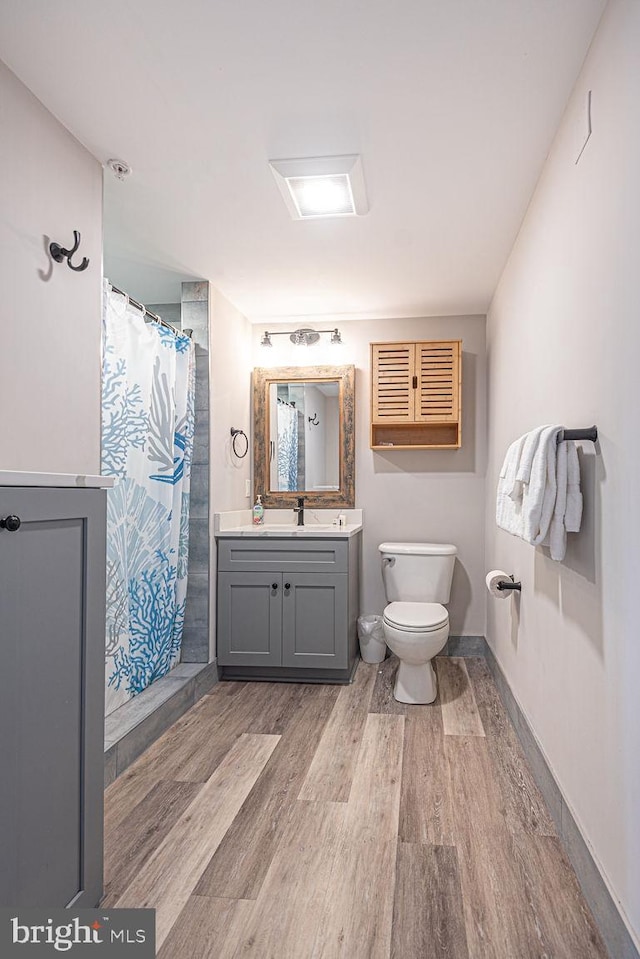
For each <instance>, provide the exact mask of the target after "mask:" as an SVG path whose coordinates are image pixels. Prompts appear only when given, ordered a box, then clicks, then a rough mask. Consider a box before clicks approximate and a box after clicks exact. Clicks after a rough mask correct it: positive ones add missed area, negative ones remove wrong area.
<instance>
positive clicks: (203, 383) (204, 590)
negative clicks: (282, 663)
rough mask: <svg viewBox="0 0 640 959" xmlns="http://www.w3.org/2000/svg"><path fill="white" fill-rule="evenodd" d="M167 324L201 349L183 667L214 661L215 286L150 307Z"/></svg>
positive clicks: (189, 287) (191, 286)
mask: <svg viewBox="0 0 640 959" xmlns="http://www.w3.org/2000/svg"><path fill="white" fill-rule="evenodd" d="M149 309H150V310H151V311H152V312H153V313H157V314H158V315H159V316H161V317H162V319H163V320H165V321H166V322H167V323H171V325H172V326H176V327H177V328H178V329H183V330H192V331H193V334H192V336H193V341H194V343H195V347H196V423H195V437H194V444H193V462H192V468H191V508H190V518H189V581H188V585H187V610H186V616H185V626H184V632H183V634H182V654H181V660H182V662H183V663H208V662H209V617H210V610H209V576H210V568H211V564H210V556H209V549H210V547H209V284H208V282H206V281H204V280H203V281H197V282H189V283H183V284H182V302H181V303H155V304H149Z"/></svg>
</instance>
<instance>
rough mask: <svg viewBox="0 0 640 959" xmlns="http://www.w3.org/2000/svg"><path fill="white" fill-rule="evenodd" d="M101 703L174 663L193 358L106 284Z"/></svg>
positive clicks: (123, 696) (130, 691)
mask: <svg viewBox="0 0 640 959" xmlns="http://www.w3.org/2000/svg"><path fill="white" fill-rule="evenodd" d="M103 334H104V337H103V370H102V374H103V375H102V472H103V474H104V475H105V476H114V477H116V483H115V485H114V487H113V489H112V490H109V491H108V494H107V635H106V684H107V685H106V712H107V714H108V713H110V712H112V711H113V710H114V709H116V708H117V707H118V706H121V705H122V704H123V703H124V702H126V701H127V700H128V699H130V698H131V697H133V696H135V695H136V694H137V693H140V692H142V690H143V689H145V687H146V686H148V685H149V684H150V683H152V682H153V681H154V680H155V679H159V678H160V677H161V676H164V675H165V674H166V673H168V672H169V670H170V669H171V668H172V667H173V666H175V665H176V664H177V662H178V661H179V658H180V645H181V641H182V629H183V626H184V614H185V607H186V595H187V562H188V550H189V489H190V481H191V459H192V454H193V432H194V390H195V358H194V348H193V343H192V342H191V340H190V339H189V337H187V336H183V335H182V334H180V333H178V332H176V333H174V332H173V331H172V330H169V329H167V328H166V327H163V326H161V325H160V324H158V323H145V321H144V319H143V316H142V313H141V312H140V310H138V309H134V308H133V307H132V306H130V305H129V303H128V301H127V299H126V297H123V296H120V295H119V294H117V293H114V292H113V290H112V289H111V287H110V286H109V284H108V283H105V291H104V311H103Z"/></svg>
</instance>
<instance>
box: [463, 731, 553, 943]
mask: <svg viewBox="0 0 640 959" xmlns="http://www.w3.org/2000/svg"><path fill="white" fill-rule="evenodd" d="M446 752H447V756H448V759H449V768H450V775H451V785H452V797H453V803H454V806H455V810H456V846H457V850H458V862H459V868H460V882H461V887H462V900H463V908H464V915H465V928H466V934H467V943H468V947H469V954H470V955H471V956H472V957H473V959H476V957H478V959H510V957H512V956H513V957H516V956H517V957H518V959H534V957H535V959H542V957H544V956H546V955H548V953H545V952H544V951H543V950H542V949H541V941H540V934H539V929H538V928H537V927H536V924H535V921H534V918H533V917H532V915H531V911H530V909H529V903H528V900H527V893H526V889H525V885H524V882H523V878H522V874H521V871H520V869H519V866H518V863H517V860H516V859H515V857H514V851H513V845H512V836H511V833H510V831H509V829H508V827H507V821H506V811H505V807H504V803H503V800H502V796H501V793H500V790H499V787H498V784H497V783H496V781H495V779H494V776H493V766H492V763H491V758H490V755H489V749H488V746H487V742H486V739H482V738H480V737H476V736H469V737H455V736H448V737H446Z"/></svg>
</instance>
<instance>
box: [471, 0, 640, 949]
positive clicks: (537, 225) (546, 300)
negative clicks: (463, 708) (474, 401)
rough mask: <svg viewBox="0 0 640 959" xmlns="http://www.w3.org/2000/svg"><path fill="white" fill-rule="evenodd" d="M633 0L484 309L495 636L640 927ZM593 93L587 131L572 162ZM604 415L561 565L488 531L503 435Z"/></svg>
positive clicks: (572, 105) (637, 129)
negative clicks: (578, 518)
mask: <svg viewBox="0 0 640 959" xmlns="http://www.w3.org/2000/svg"><path fill="white" fill-rule="evenodd" d="M638 50H640V4H638V3H637V2H625V0H614V2H613V3H610V4H609V5H608V7H607V9H606V11H605V13H604V16H603V20H602V23H601V25H600V27H599V29H598V32H597V33H596V36H595V38H594V41H593V44H592V47H591V50H590V52H589V54H588V57H587V59H586V61H585V66H584V68H583V71H582V73H581V75H580V77H579V78H578V80H577V83H576V87H575V90H574V93H573V96H572V98H571V100H570V102H569V104H568V107H567V111H566V114H565V117H564V120H563V122H562V124H561V126H560V129H559V131H558V134H557V137H556V140H555V142H554V145H553V147H552V150H551V153H550V155H549V158H548V160H547V163H546V166H545V169H544V171H543V173H542V176H541V178H540V182H539V184H538V187H537V189H536V192H535V194H534V196H533V198H532V201H531V204H530V207H529V210H528V213H527V216H526V218H525V221H524V223H523V225H522V228H521V232H520V235H519V237H518V240H517V243H516V245H515V247H514V249H513V251H512V253H511V257H510V260H509V262H508V264H507V267H506V269H505V271H504V274H503V276H502V279H501V281H500V284H499V286H498V290H497V292H496V295H495V297H494V301H493V303H492V305H491V309H490V314H489V324H488V343H489V370H490V376H489V388H490V389H489V397H490V401H489V422H490V424H491V430H490V446H489V469H488V482H487V505H486V520H487V526H486V529H487V567H488V568H491V567H498V568H502V569H505V570H508V571H509V572H513V573H515V575H516V576H517V578H518V579H521V580H522V595H521V597H520V598H519V599H514V600H510V601H507V602H497V601H489V605H488V629H487V639H488V641H489V644H490V646H491V648H492V649H493V651H494V653H495V656H496V658H497V659H498V661H499V663H500V666H501V668H502V670H503V672H504V674H505V676H506V677H507V680H508V682H509V684H510V686H511V688H512V690H513V694H514V696H515V697H516V699H517V701H518V703H519V704H520V706H521V708H522V710H523V712H524V713H525V715H526V718H527V721H528V723H529V724H530V726H531V727H532V729H533V731H534V734H535V736H536V738H537V740H538V742H539V743H540V746H541V748H542V750H543V752H544V753H545V756H546V758H547V761H548V763H549V765H550V767H551V769H552V770H553V774H554V776H555V778H556V780H557V782H558V784H559V785H560V788H561V789H562V792H563V798H564V800H565V802H566V805H567V806H568V808H569V809H570V810H571V813H572V814H573V817H574V819H575V821H576V822H577V823H578V825H579V827H580V828H581V830H582V832H583V835H584V837H585V839H586V842H587V844H588V846H589V848H590V849H591V850H592V852H593V854H594V857H595V859H596V861H597V862H598V863H599V865H600V867H601V869H602V873H603V875H604V877H605V880H606V881H607V883H608V884H609V887H610V889H611V890H612V893H613V897H614V899H615V900H616V901H618V902H619V903H620V904H621V907H622V911H623V913H626V916H627V919H628V922H629V924H630V926H631V927H632V929H633V930H634V931H635V935H636V937H638V936H640V763H639V762H638V758H639V757H640V697H639V696H638V677H639V676H640V642H638V605H637V597H638V582H639V581H640V550H639V549H638V531H639V530H640V505H639V500H638V493H637V487H638V475H639V473H640V454H639V452H638V450H639V447H638V409H639V407H640V403H639V399H640V389H639V386H638V384H639V382H640V380H639V378H638V371H637V363H638V356H639V355H640V322H639V307H640V295H639V293H638V290H639V288H640V287H639V283H638V251H640V217H639V216H638V211H639V210H640V177H639V175H638V171H639V170H640V114H639V113H638V107H637V90H638V89H640V58H639V57H638ZM589 90H591V91H592V103H593V110H592V117H593V132H592V135H591V138H590V140H589V142H588V143H587V146H586V149H585V150H584V153H583V154H582V157H581V158H580V160H579V162H578V163H577V164H576V158H577V156H578V153H579V150H580V149H581V146H582V141H583V139H584V132H583V131H584V130H585V123H584V112H585V105H586V99H587V93H588V91H589ZM539 423H560V424H564V425H566V426H569V427H584V426H590V425H591V424H593V423H596V424H597V425H598V430H599V436H600V441H599V444H598V447H597V448H595V449H594V447H593V446H592V445H591V444H585V445H584V447H583V451H582V453H581V454H580V461H581V467H582V484H583V494H584V515H583V525H582V530H581V532H580V533H579V534H577V535H574V534H569V541H570V544H569V548H568V550H567V555H566V558H565V560H564V561H563V562H562V563H556V562H553V561H552V560H551V559H550V557H549V554H548V552H547V551H546V550H545V549H543V548H538V549H533V548H532V547H531V546H528V545H527V544H525V543H523V542H522V541H521V540H519V539H517V538H515V537H513V536H509V534H508V533H505V532H503V531H502V530H499V529H497V528H496V525H495V519H494V516H495V490H496V483H497V477H498V473H499V470H500V466H501V463H502V460H503V457H504V454H505V451H506V449H507V446H508V445H509V443H510V442H511V441H512V440H513V439H515V438H516V437H517V436H519V435H520V434H521V433H523V432H524V431H525V430H528V429H530V428H531V427H533V426H535V425H536V424H539Z"/></svg>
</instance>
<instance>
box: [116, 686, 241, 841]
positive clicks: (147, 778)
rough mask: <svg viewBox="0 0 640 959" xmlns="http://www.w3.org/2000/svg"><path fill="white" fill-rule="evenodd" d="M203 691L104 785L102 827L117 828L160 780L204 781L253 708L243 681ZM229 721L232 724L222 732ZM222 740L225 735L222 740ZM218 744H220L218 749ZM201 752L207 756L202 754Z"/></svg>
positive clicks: (236, 735)
mask: <svg viewBox="0 0 640 959" xmlns="http://www.w3.org/2000/svg"><path fill="white" fill-rule="evenodd" d="M223 685H226V684H223V683H218V685H217V686H216V687H215V689H214V691H213V693H211V694H210V695H207V696H203V697H202V699H200V700H199V701H198V702H197V703H196V705H195V706H194V707H193V708H192V709H190V710H189V711H188V712H187V713H185V714H184V716H181V717H180V719H178V720H176V722H175V723H174V724H173V725H172V726H170V727H169V729H168V730H167V731H166V732H165V733H163V734H162V736H160V737H159V739H157V740H156V741H155V742H154V743H153V744H152V745H151V746H150V747H149V748H148V749H147V750H146V751H145V752H144V753H143V754H142V756H140V757H139V758H138V759H137V760H136V761H135V762H134V763H132V764H131V766H129V768H128V769H126V770H125V771H124V772H123V773H122V775H121V776H119V777H118V778H117V779H116V780H115V782H113V783H112V784H111V785H110V786H109V788H108V789H107V790H106V791H105V828H106V829H107V830H109V829H115V828H116V827H117V826H118V825H119V824H120V823H122V822H124V821H125V820H126V819H127V818H128V816H129V815H130V814H131V812H132V811H133V809H134V808H135V807H136V806H137V805H138V803H140V802H141V801H142V800H143V799H144V797H145V796H146V795H147V794H148V793H149V792H150V791H151V789H152V788H153V787H154V786H155V785H156V784H157V783H158V782H160V781H161V780H165V781H169V782H171V781H173V782H175V781H177V780H187V781H188V780H189V779H193V780H194V781H200V782H204V781H205V779H207V778H208V776H209V775H211V772H213V769H214V768H215V766H216V765H217V763H219V762H220V760H221V759H222V758H223V756H224V755H225V753H226V752H227V751H228V750H229V748H230V747H231V745H233V742H234V741H235V739H237V737H238V736H239V735H240V732H244V731H245V729H244V727H245V725H247V723H248V720H249V718H250V716H251V713H252V708H251V707H252V705H253V707H254V708H255V701H254V700H252V699H249V702H248V703H246V702H244V701H243V696H244V700H246V699H247V698H248V694H247V693H246V692H244V693H243V690H244V689H245V685H244V684H240V683H233V684H229V685H230V686H232V687H233V690H232V694H229V693H227V692H224V693H222V692H221V693H219V692H218V689H219V687H221V686H223ZM228 724H231V725H232V726H233V730H231V731H230V734H229V735H227V736H226V737H225V732H226V731H227V730H228ZM221 740H223V741H222V742H221ZM216 745H217V746H218V748H217V749H216ZM202 756H204V757H205V759H206V762H204V763H203V762H202V759H201V758H200V757H202Z"/></svg>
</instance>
